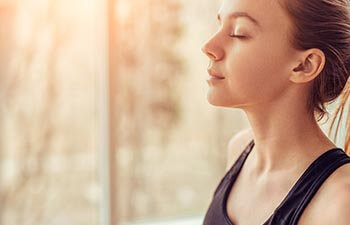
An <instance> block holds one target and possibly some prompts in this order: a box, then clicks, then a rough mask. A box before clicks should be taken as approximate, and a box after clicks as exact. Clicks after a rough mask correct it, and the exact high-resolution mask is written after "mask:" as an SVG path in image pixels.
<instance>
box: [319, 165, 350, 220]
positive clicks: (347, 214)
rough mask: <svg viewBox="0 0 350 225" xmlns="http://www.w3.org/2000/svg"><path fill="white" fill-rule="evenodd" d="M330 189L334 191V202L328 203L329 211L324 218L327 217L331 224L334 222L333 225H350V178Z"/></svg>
mask: <svg viewBox="0 0 350 225" xmlns="http://www.w3.org/2000/svg"><path fill="white" fill-rule="evenodd" d="M348 165H349V164H348ZM348 177H350V172H349V173H348ZM330 188H332V189H333V190H332V192H331V193H332V194H331V196H332V201H330V202H328V204H327V205H325V206H327V208H329V209H328V210H327V213H325V214H324V217H325V216H327V220H328V221H329V222H332V224H337V225H348V224H349V223H350V181H349V178H348V179H347V181H346V180H344V181H340V182H338V183H336V184H334V185H333V187H330ZM325 220H326V218H325ZM325 220H324V221H325ZM323 224H325V223H323ZM321 225H322V224H321ZM325 225H326V224H325Z"/></svg>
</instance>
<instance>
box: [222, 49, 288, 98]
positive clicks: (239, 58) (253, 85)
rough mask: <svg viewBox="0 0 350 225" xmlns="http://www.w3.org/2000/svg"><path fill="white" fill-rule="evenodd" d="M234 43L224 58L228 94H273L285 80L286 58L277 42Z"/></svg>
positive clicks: (260, 95)
mask: <svg viewBox="0 0 350 225" xmlns="http://www.w3.org/2000/svg"><path fill="white" fill-rule="evenodd" d="M236 47H237V48H234V49H233V50H232V51H231V52H230V53H229V54H228V55H227V61H226V63H227V65H226V68H227V71H226V72H227V74H228V78H229V79H228V86H229V89H230V92H231V96H240V97H245V98H254V99H258V98H268V97H271V95H275V94H276V91H279V90H280V88H281V87H282V86H284V85H283V83H284V82H286V80H285V79H283V78H284V77H285V76H283V75H284V73H285V72H284V65H285V59H284V58H283V57H282V55H283V54H282V51H280V48H279V46H276V45H275V46H273V47H272V46H268V45H266V44H263V43H261V42H260V43H257V42H256V43H255V44H250V43H247V44H244V45H243V44H242V45H241V46H236Z"/></svg>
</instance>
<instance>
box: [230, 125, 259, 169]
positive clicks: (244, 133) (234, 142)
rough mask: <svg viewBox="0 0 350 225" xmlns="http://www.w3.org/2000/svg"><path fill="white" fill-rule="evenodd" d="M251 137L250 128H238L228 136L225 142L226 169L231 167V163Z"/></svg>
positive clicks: (252, 136)
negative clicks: (238, 129)
mask: <svg viewBox="0 0 350 225" xmlns="http://www.w3.org/2000/svg"><path fill="white" fill-rule="evenodd" d="M253 138H254V135H253V131H252V129H251V128H246V129H243V130H240V131H238V132H237V133H235V134H234V135H233V136H232V137H231V138H230V140H229V141H228V144H227V160H226V171H228V170H229V169H230V168H231V166H232V164H233V163H234V162H235V161H236V160H237V158H238V157H239V155H240V154H241V153H242V151H243V150H244V148H245V147H247V145H248V144H249V142H250V141H251V140H252V139H253Z"/></svg>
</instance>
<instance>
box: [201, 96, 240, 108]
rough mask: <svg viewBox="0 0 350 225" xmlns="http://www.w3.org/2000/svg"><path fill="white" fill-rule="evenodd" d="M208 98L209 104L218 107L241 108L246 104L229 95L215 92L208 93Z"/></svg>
mask: <svg viewBox="0 0 350 225" xmlns="http://www.w3.org/2000/svg"><path fill="white" fill-rule="evenodd" d="M207 100H208V102H209V104H211V105H213V106H218V107H226V108H237V109H241V108H242V107H240V106H243V105H244V104H242V103H238V102H234V101H232V99H228V98H227V96H219V95H213V93H210V92H209V93H208V95H207Z"/></svg>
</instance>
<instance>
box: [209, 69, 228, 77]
mask: <svg viewBox="0 0 350 225" xmlns="http://www.w3.org/2000/svg"><path fill="white" fill-rule="evenodd" d="M208 74H209V75H210V76H212V77H213V78H215V79H225V77H223V76H222V75H221V74H219V73H217V72H215V71H213V70H212V69H208Z"/></svg>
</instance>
